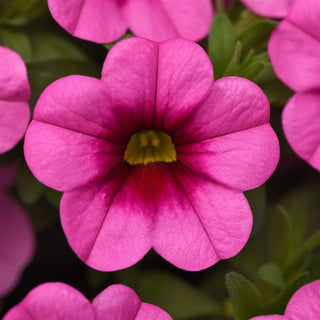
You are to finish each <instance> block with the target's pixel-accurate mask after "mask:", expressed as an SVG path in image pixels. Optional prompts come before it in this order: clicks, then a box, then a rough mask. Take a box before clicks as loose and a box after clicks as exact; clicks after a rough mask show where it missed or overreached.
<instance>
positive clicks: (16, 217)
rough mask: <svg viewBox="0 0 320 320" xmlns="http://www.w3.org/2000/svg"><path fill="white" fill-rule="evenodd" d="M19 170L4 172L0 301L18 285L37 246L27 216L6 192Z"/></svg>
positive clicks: (1, 180)
mask: <svg viewBox="0 0 320 320" xmlns="http://www.w3.org/2000/svg"><path fill="white" fill-rule="evenodd" d="M16 171H17V168H16V165H15V164H12V165H10V166H7V167H5V168H1V169H0V255H1V260H0V298H1V297H3V296H5V295H7V294H8V293H9V292H10V291H11V290H12V289H13V288H14V287H15V286H16V285H17V283H18V281H19V278H20V274H21V272H22V271H23V269H24V268H25V266H26V265H27V264H28V263H29V262H30V260H31V258H32V255H33V252H34V246H35V243H34V242H35V240H34V235H33V232H32V229H31V226H30V222H29V220H28V218H27V215H26V213H25V212H24V211H23V209H22V208H21V207H20V206H19V205H18V204H17V203H16V201H15V200H14V199H13V198H12V197H11V196H10V195H8V194H7V193H6V189H8V188H9V187H10V186H11V185H12V184H13V182H14V180H15V175H16Z"/></svg>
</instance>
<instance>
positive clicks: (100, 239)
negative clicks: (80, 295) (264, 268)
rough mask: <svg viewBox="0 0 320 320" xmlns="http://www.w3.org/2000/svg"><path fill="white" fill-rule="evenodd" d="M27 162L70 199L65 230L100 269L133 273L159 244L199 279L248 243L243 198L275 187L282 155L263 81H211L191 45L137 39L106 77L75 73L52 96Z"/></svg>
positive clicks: (38, 118)
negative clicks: (254, 190) (270, 180)
mask: <svg viewBox="0 0 320 320" xmlns="http://www.w3.org/2000/svg"><path fill="white" fill-rule="evenodd" d="M25 157H26V160H27V162H28V165H29V167H30V168H31V170H32V172H33V173H34V175H35V176H36V177H37V178H38V179H39V180H40V181H42V182H43V183H45V184H46V185H48V186H50V187H51V188H54V189H57V190H61V191H64V195H63V198H62V202H61V206H60V211H61V220H62V226H63V229H64V231H65V233H66V236H67V238H68V241H69V243H70V245H71V247H72V248H73V250H74V251H75V252H76V253H77V255H78V256H79V257H80V258H81V259H82V260H83V261H85V262H86V263H87V264H88V265H90V266H91V267H93V268H96V269H100V270H105V271H107V270H109V271H110V270H117V269H121V268H126V267H128V266H131V265H133V264H134V263H136V262H137V261H139V260H140V259H141V258H142V257H143V256H144V255H145V254H146V253H147V252H148V251H149V250H150V248H151V247H153V248H154V249H155V251H156V252H158V253H159V254H160V255H161V256H162V257H164V258H165V259H167V260H168V261H170V262H171V263H173V264H174V265H176V266H177V267H180V268H183V269H187V270H201V269H204V268H207V267H209V266H211V265H213V264H214V263H216V262H217V261H218V260H220V259H226V258H229V257H232V256H234V255H235V254H236V253H238V252H239V251H240V250H241V249H242V247H243V246H244V244H245V243H246V241H247V239H248V237H249V234H250V231H251V227H252V215H251V211H250V208H249V205H248V203H247V201H246V199H245V197H244V195H243V193H242V191H243V190H248V189H252V188H255V187H257V186H259V185H260V184H262V183H264V182H265V181H266V180H267V179H268V177H269V176H270V175H271V174H272V172H273V171H274V169H275V167H276V164H277V162H278V157H279V147H278V140H277V138H276V135H275V133H274V131H273V130H272V128H271V127H270V125H269V104H268V100H267V98H266V97H265V95H264V94H263V92H262V91H261V90H260V88H258V87H257V86H256V85H255V84H253V83H252V82H250V81H249V80H246V79H243V78H238V77H228V78H224V79H221V80H219V81H216V82H213V69H212V65H211V62H210V60H209V58H208V56H207V55H206V53H205V52H204V51H203V49H202V48H201V47H200V46H198V45H197V44H195V43H193V42H189V41H187V40H181V39H179V40H178V39H177V40H169V41H166V42H161V43H156V42H153V41H149V40H146V39H139V38H132V39H128V40H124V41H122V42H120V43H119V44H117V45H116V46H114V47H113V49H112V50H111V51H110V52H109V54H108V56H107V59H106V61H105V64H104V66H103V70H102V78H101V80H98V79H94V78H90V77H84V76H70V77H66V78H64V79H60V80H58V81H56V82H54V83H53V84H52V85H50V86H49V87H48V88H47V89H46V90H45V91H44V92H43V94H42V96H41V97H40V99H39V101H38V103H37V105H36V108H35V112H34V120H33V121H32V123H31V125H30V127H29V129H28V131H27V134H26V140H25Z"/></svg>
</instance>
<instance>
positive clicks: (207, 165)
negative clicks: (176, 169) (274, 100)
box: [177, 124, 280, 190]
mask: <svg viewBox="0 0 320 320" xmlns="http://www.w3.org/2000/svg"><path fill="white" fill-rule="evenodd" d="M177 152H178V155H179V160H180V161H182V163H184V164H185V165H186V166H187V167H189V168H191V169H192V170H193V171H195V172H198V173H200V174H201V175H204V176H205V177H208V178H209V179H213V180H214V181H218V182H220V183H222V184H225V185H228V186H231V187H232V188H235V189H240V190H249V189H253V188H256V187H258V186H260V185H261V184H263V183H264V182H265V181H266V180H267V179H268V178H269V177H270V176H271V174H272V173H273V172H274V170H275V169H276V166H277V164H278V161H279V154H280V151H279V142H278V138H277V136H276V134H275V133H274V131H273V129H272V128H271V126H270V125H269V124H265V125H262V126H259V127H255V128H251V129H247V130H243V131H238V132H235V133H232V134H229V135H224V136H220V137H217V138H213V139H208V140H203V141H201V142H198V143H194V144H187V145H182V146H178V148H177Z"/></svg>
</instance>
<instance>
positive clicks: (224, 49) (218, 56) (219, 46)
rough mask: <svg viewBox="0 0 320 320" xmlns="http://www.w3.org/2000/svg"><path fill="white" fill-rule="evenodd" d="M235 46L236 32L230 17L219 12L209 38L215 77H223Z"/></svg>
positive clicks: (209, 53)
mask: <svg viewBox="0 0 320 320" xmlns="http://www.w3.org/2000/svg"><path fill="white" fill-rule="evenodd" d="M234 48H235V34H234V30H233V26H232V24H231V22H230V20H229V18H228V17H227V16H226V15H224V14H218V15H217V16H216V17H215V19H214V20H213V23H212V26H211V31H210V35H209V40H208V55H209V57H210V59H211V61H212V63H213V67H214V75H215V79H219V78H221V77H222V75H223V72H224V70H225V69H226V67H227V66H228V64H229V62H230V60H231V58H232V56H233V52H234Z"/></svg>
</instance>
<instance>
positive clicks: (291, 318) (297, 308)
mask: <svg viewBox="0 0 320 320" xmlns="http://www.w3.org/2000/svg"><path fill="white" fill-rule="evenodd" d="M286 319H287V320H318V319H320V280H317V281H314V282H311V283H309V284H307V285H305V286H303V287H302V288H300V289H299V290H298V291H297V292H296V293H295V294H294V295H293V297H292V298H291V299H290V301H289V303H288V305H287V308H286V311H285V313H284V316H280V315H270V316H260V317H254V318H252V319H251V320H286Z"/></svg>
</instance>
